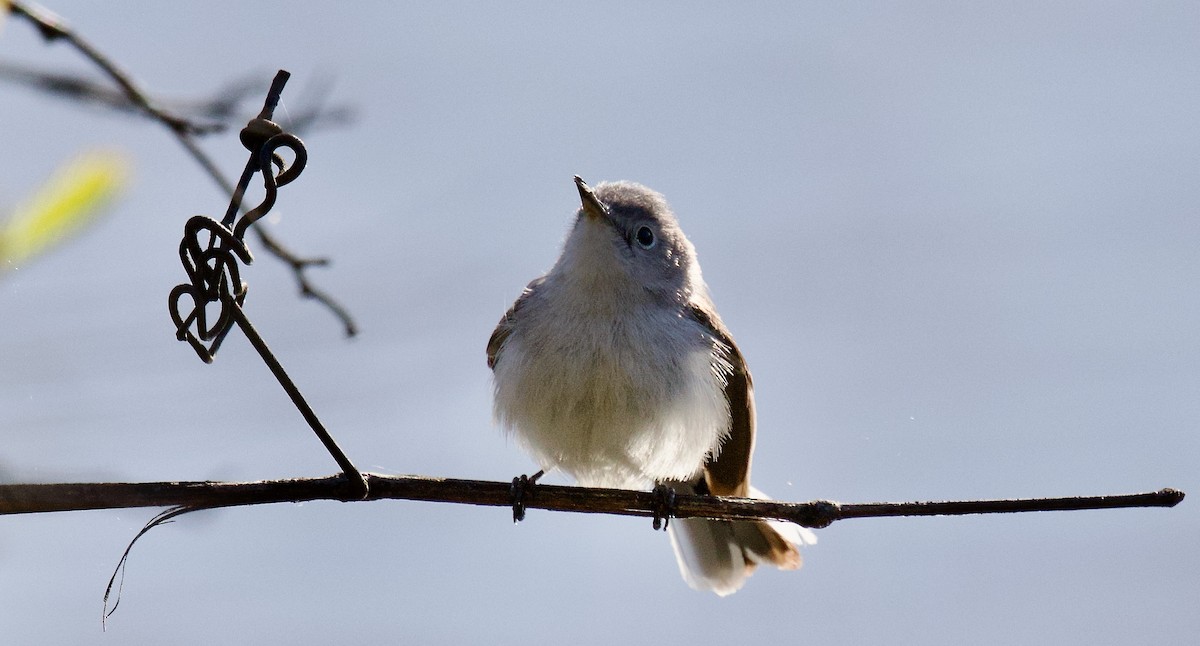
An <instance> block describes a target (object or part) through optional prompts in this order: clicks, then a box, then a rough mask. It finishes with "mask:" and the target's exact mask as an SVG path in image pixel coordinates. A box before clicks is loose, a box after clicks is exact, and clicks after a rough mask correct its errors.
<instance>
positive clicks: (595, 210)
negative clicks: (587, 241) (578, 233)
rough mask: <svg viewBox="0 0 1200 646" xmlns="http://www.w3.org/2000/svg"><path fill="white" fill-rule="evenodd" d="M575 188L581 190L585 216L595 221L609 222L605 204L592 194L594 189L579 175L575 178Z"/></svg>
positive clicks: (580, 194)
mask: <svg viewBox="0 0 1200 646" xmlns="http://www.w3.org/2000/svg"><path fill="white" fill-rule="evenodd" d="M575 187H576V188H578V189H579V199H580V200H581V201H582V202H583V213H584V215H586V216H587V217H589V218H592V219H593V220H600V221H601V222H606V221H608V219H609V216H608V207H607V206H604V203H603V202H601V201H600V200H599V199H598V198H597V197H596V194H595V193H593V192H592V187H590V186H588V185H587V182H585V181H583V178H582V177H580V176H578V175H576V176H575Z"/></svg>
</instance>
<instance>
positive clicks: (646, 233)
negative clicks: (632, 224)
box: [633, 227, 654, 249]
mask: <svg viewBox="0 0 1200 646" xmlns="http://www.w3.org/2000/svg"><path fill="white" fill-rule="evenodd" d="M633 237H634V239H636V240H637V243H638V245H639V246H641V248H643V249H649V248H651V247H653V246H654V232H653V231H651V230H650V227H640V228H638V230H637V233H635V234H633Z"/></svg>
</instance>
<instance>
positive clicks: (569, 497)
mask: <svg viewBox="0 0 1200 646" xmlns="http://www.w3.org/2000/svg"><path fill="white" fill-rule="evenodd" d="M363 476H364V477H365V478H366V480H367V483H368V487H369V491H370V494H369V495H368V496H367V498H365V499H364V500H423V501H427V502H445V503H456V504H467V505H483V506H491V507H508V506H511V505H512V504H513V497H512V495H513V494H512V485H511V483H507V482H489V481H482V480H459V479H452V478H429V477H422V476H388V475H380V474H375V473H364V474H363ZM355 492H356V490H355V488H354V486H353V485H352V484H351V483H350V482H349V481H347V480H346V478H345V477H344V476H341V475H337V476H325V477H321V478H294V479H288V480H260V481H256V482H212V481H203V482H136V483H135V482H106V483H69V484H9V485H0V515H5V514H29V513H39V512H52V511H79V510H87V509H120V508H130V507H172V506H180V507H187V508H193V509H203V508H217V507H236V506H244V505H262V504H269V503H280V502H306V501H310V500H340V501H343V502H352V501H355V500H358V498H357V497H356V495H355ZM1183 497H1184V494H1183V492H1182V491H1177V490H1174V489H1162V490H1159V491H1155V492H1149V493H1138V494H1125V495H1116V496H1073V497H1064V498H1032V499H1028V498H1027V499H1011V500H966V501H946V502H903V503H861V504H854V503H837V502H831V501H825V500H818V501H813V502H804V503H795V502H778V501H773V500H753V499H749V498H724V497H718V496H705V495H691V494H682V493H681V494H678V495H677V496H676V498H675V504H674V507H673V509H672V510H671V515H672V516H674V517H676V518H692V517H703V518H717V519H727V520H750V519H773V520H783V521H789V522H793V523H796V524H798V525H802V526H804V527H816V528H820V527H826V526H828V525H830V524H831V523H833V522H834V521H838V520H844V519H850V518H879V517H889V516H945V515H962V514H988V513H1011V512H1025V511H1067V510H1080V509H1115V508H1125V507H1174V506H1175V505H1177V504H1179V502H1180V501H1181V500H1183ZM523 503H524V505H525V506H526V507H528V508H530V509H546V510H550V511H570V512H580V513H600V514H617V515H625V516H654V515H655V514H656V513H657V512H658V511H659V510H661V508H662V501H661V498H660V497H658V496H657V495H656V494H655V493H653V492H649V491H628V490H623V489H594V488H587V487H568V486H559V485H544V484H539V485H537V486H534V487H532V488H530V489H529V490H528V491H527V492H525V495H524V499H523Z"/></svg>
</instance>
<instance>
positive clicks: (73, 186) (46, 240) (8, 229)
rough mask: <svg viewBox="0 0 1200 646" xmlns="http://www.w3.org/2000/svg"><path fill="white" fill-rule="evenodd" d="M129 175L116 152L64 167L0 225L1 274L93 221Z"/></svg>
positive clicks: (93, 153) (97, 153)
mask: <svg viewBox="0 0 1200 646" xmlns="http://www.w3.org/2000/svg"><path fill="white" fill-rule="evenodd" d="M0 1H2V0H0ZM128 175H129V162H128V161H127V160H126V158H125V157H124V156H123V155H121V154H119V153H116V152H112V151H91V152H87V153H83V154H81V155H79V156H78V157H75V158H74V159H72V160H71V161H69V162H67V163H66V164H64V165H63V166H62V167H60V168H59V169H58V171H57V172H56V173H55V175H54V177H52V178H51V179H50V180H49V181H48V182H46V183H45V184H44V185H42V186H41V187H40V188H38V190H37V192H36V193H34V194H33V196H32V197H31V198H30V199H29V200H28V201H26V202H25V203H24V204H21V205H20V206H18V207H17V208H16V210H15V211H14V212H13V213H12V215H11V216H10V217H9V218H8V219H7V221H5V222H2V223H0V270H4V269H15V268H16V267H17V266H18V265H20V263H21V262H23V261H25V260H27V259H29V258H31V257H33V256H36V255H38V254H40V253H42V252H44V251H46V250H47V249H48V248H50V247H52V246H54V245H56V244H57V243H59V242H61V241H62V240H63V239H65V238H67V237H68V236H70V235H71V234H73V233H76V232H77V231H79V229H80V228H82V227H83V226H84V225H86V224H88V223H90V222H92V221H93V220H94V219H95V218H96V217H97V216H99V215H100V214H101V213H102V212H103V210H104V207H106V206H108V205H109V204H110V203H111V202H112V200H113V199H114V198H115V197H116V196H117V194H118V193H119V192H120V191H121V189H123V188H124V186H125V184H126V181H127V179H128Z"/></svg>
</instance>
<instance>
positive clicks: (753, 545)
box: [667, 488, 817, 596]
mask: <svg viewBox="0 0 1200 646" xmlns="http://www.w3.org/2000/svg"><path fill="white" fill-rule="evenodd" d="M750 496H751V497H752V498H761V499H766V498H767V497H766V496H765V495H763V493H762V492H761V491H758V490H757V489H753V488H752V489H751V490H750ZM667 532H668V533H669V534H670V535H671V545H672V546H673V547H674V548H675V558H676V560H678V561H679V572H680V573H681V574H682V575H683V580H684V581H686V582H687V584H688V585H689V586H691V587H692V588H694V589H696V590H712V591H713V592H715V593H717V594H719V595H721V596H725V595H729V594H733V593H734V592H737V590H738V588H741V587H742V584H743V583H745V582H746V578H747V577H749V576H750V575H751V574H752V573H753V572H754V568H756V567H758V565H759V564H760V563H768V564H771V565H774V566H775V567H777V568H779V569H781V570H795V569H796V568H799V567H800V564H801V563H802V559H801V558H800V550H799V548H798V546H800V545H804V544H808V545H812V544H814V543H816V542H817V536H816V534H814V533H813V532H812V530H810V529H808V528H806V527H800V526H799V525H795V524H793V523H786V522H780V521H766V520H763V521H730V520H709V519H707V518H675V519H672V520H671V521H670V524H668V525H667Z"/></svg>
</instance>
